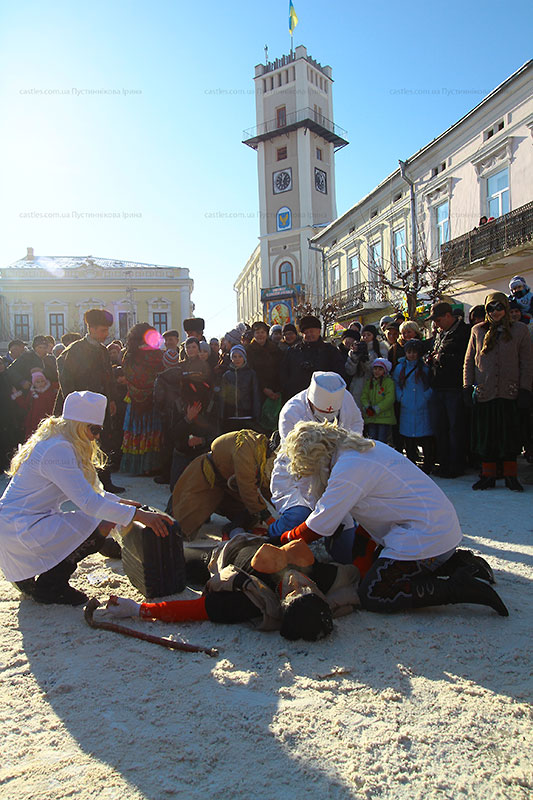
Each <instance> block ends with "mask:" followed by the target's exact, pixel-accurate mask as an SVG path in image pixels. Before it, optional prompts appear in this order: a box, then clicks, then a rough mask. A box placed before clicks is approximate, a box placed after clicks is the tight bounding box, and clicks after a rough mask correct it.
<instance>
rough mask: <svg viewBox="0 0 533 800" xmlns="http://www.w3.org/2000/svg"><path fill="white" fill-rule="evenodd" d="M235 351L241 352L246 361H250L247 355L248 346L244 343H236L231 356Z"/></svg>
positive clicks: (230, 352)
mask: <svg viewBox="0 0 533 800" xmlns="http://www.w3.org/2000/svg"><path fill="white" fill-rule="evenodd" d="M233 353H239V355H241V356H242V357H243V358H244V361H245V363H248V356H247V355H246V348H245V347H243V346H242V344H236V345H235V347H232V348H231V350H230V351H229V354H230V358H231V356H232V355H233Z"/></svg>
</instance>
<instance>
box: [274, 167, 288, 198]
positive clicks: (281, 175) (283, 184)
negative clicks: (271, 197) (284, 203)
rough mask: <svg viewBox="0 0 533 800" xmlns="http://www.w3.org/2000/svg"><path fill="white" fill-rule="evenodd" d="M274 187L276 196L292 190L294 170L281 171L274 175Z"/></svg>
mask: <svg viewBox="0 0 533 800" xmlns="http://www.w3.org/2000/svg"><path fill="white" fill-rule="evenodd" d="M272 187H273V191H274V194H280V192H288V191H289V190H290V189H292V169H291V167H287V169H280V170H279V171H278V172H274V173H272Z"/></svg>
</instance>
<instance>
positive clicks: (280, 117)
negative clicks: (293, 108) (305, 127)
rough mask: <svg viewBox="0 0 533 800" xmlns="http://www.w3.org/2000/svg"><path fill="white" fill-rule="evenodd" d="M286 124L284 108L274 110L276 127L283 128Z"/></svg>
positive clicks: (285, 110)
mask: <svg viewBox="0 0 533 800" xmlns="http://www.w3.org/2000/svg"><path fill="white" fill-rule="evenodd" d="M286 124H287V109H286V107H285V106H280V107H279V108H276V125H277V127H278V128H284V127H285V125H286Z"/></svg>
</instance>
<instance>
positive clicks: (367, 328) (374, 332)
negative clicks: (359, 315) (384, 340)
mask: <svg viewBox="0 0 533 800" xmlns="http://www.w3.org/2000/svg"><path fill="white" fill-rule="evenodd" d="M361 333H371V334H372V336H373V337H374V339H377V337H378V329H377V328H376V326H375V325H365V326H364V327H363V330H362V331H361Z"/></svg>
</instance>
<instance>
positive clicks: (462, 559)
mask: <svg viewBox="0 0 533 800" xmlns="http://www.w3.org/2000/svg"><path fill="white" fill-rule="evenodd" d="M461 567H467V568H468V569H469V570H470V574H471V575H472V577H473V578H481V580H482V581H488V583H496V581H495V580H494V573H493V571H492V568H491V566H490V564H489V563H488V562H487V561H485V559H484V558H481V556H476V555H474V553H473V552H472V551H471V550H456V551H455V553H454V554H453V556H451V557H450V558H449V559H448V561H445V562H444V564H441V566H440V567H438V568H437V569H436V570H435V572H434V573H433V575H447V576H450V575H453V574H454V572H457V570H458V569H461Z"/></svg>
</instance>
